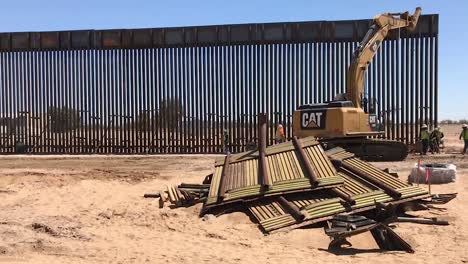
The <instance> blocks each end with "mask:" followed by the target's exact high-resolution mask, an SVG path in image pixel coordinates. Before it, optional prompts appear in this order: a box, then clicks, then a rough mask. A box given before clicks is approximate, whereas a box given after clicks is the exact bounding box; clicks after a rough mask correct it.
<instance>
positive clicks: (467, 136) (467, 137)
mask: <svg viewBox="0 0 468 264" xmlns="http://www.w3.org/2000/svg"><path fill="white" fill-rule="evenodd" d="M462 128H463V130H462V132H461V133H460V136H459V137H458V138H459V139H463V141H464V142H465V146H464V147H463V152H462V154H466V149H467V148H468V126H467V125H466V124H465V125H463V126H462Z"/></svg>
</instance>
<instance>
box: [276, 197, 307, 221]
mask: <svg viewBox="0 0 468 264" xmlns="http://www.w3.org/2000/svg"><path fill="white" fill-rule="evenodd" d="M277 201H278V203H279V204H280V205H281V207H282V208H283V209H284V210H285V211H286V212H288V213H289V214H291V215H292V216H293V217H294V219H296V221H298V222H301V221H302V220H304V218H305V214H304V213H302V212H301V211H300V210H299V208H297V206H296V205H295V204H293V203H291V202H290V201H288V200H286V198H284V197H283V196H279V197H278V198H277Z"/></svg>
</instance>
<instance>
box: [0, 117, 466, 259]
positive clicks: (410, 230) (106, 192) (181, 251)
mask: <svg viewBox="0 0 468 264" xmlns="http://www.w3.org/2000/svg"><path fill="white" fill-rule="evenodd" d="M443 129H444V132H445V134H446V137H447V139H446V151H447V153H449V154H447V153H445V154H441V155H438V156H432V155H429V156H427V157H424V161H423V162H429V161H437V162H449V163H454V164H455V165H457V167H458V175H457V176H458V179H457V182H455V183H450V184H444V185H437V186H433V188H432V190H433V192H434V193H453V192H458V194H459V195H458V197H457V198H456V199H455V200H452V201H451V202H450V203H449V204H447V205H444V206H439V207H441V208H443V209H446V210H443V209H441V210H431V211H428V212H417V213H414V214H421V215H425V216H436V217H440V218H443V219H446V220H448V221H449V222H450V225H449V226H426V225H417V224H410V223H404V224H403V223H402V224H398V227H397V229H396V232H397V233H398V234H400V235H401V236H402V237H403V238H405V239H406V240H407V241H408V242H409V243H410V244H411V245H412V246H413V248H414V249H415V251H416V253H415V254H407V253H399V252H381V251H379V250H378V249H377V246H376V245H375V242H373V240H372V239H371V237H370V235H361V236H358V237H355V238H353V239H351V240H350V241H351V242H352V243H353V248H352V249H350V250H347V251H344V252H343V253H342V254H339V255H336V254H332V253H329V252H328V251H327V250H326V248H327V245H328V242H329V239H328V237H327V236H326V235H325V234H324V232H323V229H321V228H309V229H300V230H294V231H291V232H288V233H277V234H272V235H268V236H265V235H263V234H262V233H261V231H260V230H259V229H258V228H257V226H256V225H255V224H254V223H253V222H252V221H251V220H250V219H249V217H248V216H247V215H246V214H245V213H243V212H236V213H231V214H226V215H222V216H220V217H217V218H207V219H202V218H199V217H198V212H199V210H200V208H201V205H197V206H193V207H189V208H178V209H169V208H163V209H159V208H158V201H157V199H145V198H143V194H144V193H147V192H155V191H158V190H160V189H162V188H164V186H165V185H166V184H177V183H180V182H189V183H199V182H201V181H202V179H203V178H204V176H206V175H207V174H209V173H210V172H211V171H212V170H213V167H212V166H213V162H214V159H215V158H216V156H213V155H210V156H208V155H184V156H169V155H166V156H1V157H0V210H1V214H0V236H1V241H0V263H218V262H219V263H318V262H326V263H338V262H339V263H395V262H405V263H425V264H427V263H437V264H439V263H468V256H467V255H466V249H467V248H468V213H467V212H465V210H467V209H468V196H467V195H466V194H467V193H468V179H465V178H466V177H468V158H466V157H464V156H462V155H460V154H455V151H460V150H461V142H460V141H458V139H457V138H458V133H459V126H451V127H444V128H443ZM417 158H418V156H411V157H409V158H408V159H407V160H406V161H404V162H387V163H376V165H377V166H379V167H381V168H390V169H391V170H393V171H396V172H398V173H399V175H400V178H401V179H404V180H406V178H407V176H408V174H409V170H410V168H411V166H413V164H414V163H415V162H416V160H417ZM424 187H425V188H426V186H424Z"/></svg>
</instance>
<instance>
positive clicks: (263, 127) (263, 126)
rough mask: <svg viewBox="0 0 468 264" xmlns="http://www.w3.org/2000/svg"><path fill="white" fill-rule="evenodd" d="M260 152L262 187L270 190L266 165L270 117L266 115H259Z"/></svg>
mask: <svg viewBox="0 0 468 264" xmlns="http://www.w3.org/2000/svg"><path fill="white" fill-rule="evenodd" d="M258 124H259V129H258V133H259V135H258V139H259V140H258V143H259V144H258V152H259V159H258V162H259V166H258V175H259V182H260V185H261V186H262V187H264V188H266V189H268V188H270V186H271V182H270V177H269V175H268V170H267V164H266V144H267V129H268V117H267V115H266V114H265V113H260V114H258Z"/></svg>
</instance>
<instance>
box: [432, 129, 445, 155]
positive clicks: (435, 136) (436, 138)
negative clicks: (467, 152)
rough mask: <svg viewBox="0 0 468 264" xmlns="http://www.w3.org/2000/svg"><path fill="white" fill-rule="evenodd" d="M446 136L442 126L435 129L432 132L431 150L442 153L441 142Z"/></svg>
mask: <svg viewBox="0 0 468 264" xmlns="http://www.w3.org/2000/svg"><path fill="white" fill-rule="evenodd" d="M443 138H444V132H442V130H441V128H440V126H438V127H436V129H434V131H432V132H431V152H432V153H434V152H435V153H440V144H441V143H442V139H443Z"/></svg>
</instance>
